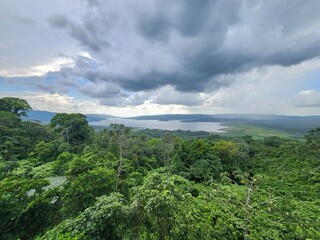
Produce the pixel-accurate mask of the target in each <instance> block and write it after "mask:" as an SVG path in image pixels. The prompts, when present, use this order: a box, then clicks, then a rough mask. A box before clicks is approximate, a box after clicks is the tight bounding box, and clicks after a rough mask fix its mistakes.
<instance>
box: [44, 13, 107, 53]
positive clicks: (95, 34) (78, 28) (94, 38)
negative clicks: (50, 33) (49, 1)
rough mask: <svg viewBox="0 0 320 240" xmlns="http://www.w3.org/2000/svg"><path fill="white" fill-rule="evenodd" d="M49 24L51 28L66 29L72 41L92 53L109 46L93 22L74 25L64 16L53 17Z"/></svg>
mask: <svg viewBox="0 0 320 240" xmlns="http://www.w3.org/2000/svg"><path fill="white" fill-rule="evenodd" d="M49 22H50V24H51V26H52V27H55V28H62V29H66V30H67V31H68V33H69V34H70V35H71V36H72V37H73V38H74V39H76V40H78V41H79V42H80V43H81V44H82V45H83V46H85V47H87V48H89V49H90V50H92V51H94V52H97V51H100V50H101V48H102V47H107V46H109V43H108V42H107V41H106V40H104V39H103V37H102V36H101V33H100V32H99V30H98V29H97V27H96V25H95V24H94V22H93V21H90V20H88V21H84V22H83V23H82V24H76V23H74V22H73V21H71V20H70V19H69V18H67V17H66V16H64V15H55V16H53V17H52V18H50V19H49Z"/></svg>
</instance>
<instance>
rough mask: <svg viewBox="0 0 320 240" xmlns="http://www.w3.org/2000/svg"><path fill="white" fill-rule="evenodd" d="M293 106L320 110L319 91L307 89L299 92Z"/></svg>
mask: <svg viewBox="0 0 320 240" xmlns="http://www.w3.org/2000/svg"><path fill="white" fill-rule="evenodd" d="M293 104H294V106H296V107H302V108H320V91H316V90H314V89H308V90H303V91H300V92H299V94H298V96H297V97H296V98H294V100H293Z"/></svg>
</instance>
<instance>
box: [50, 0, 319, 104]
mask: <svg viewBox="0 0 320 240" xmlns="http://www.w3.org/2000/svg"><path fill="white" fill-rule="evenodd" d="M86 6H87V7H88V11H87V13H85V14H84V17H83V18H82V19H81V20H80V21H78V22H77V21H75V20H71V19H70V18H69V17H68V16H64V15H56V16H53V17H52V18H50V23H51V26H53V27H55V28H60V29H65V30H66V31H67V32H68V33H69V34H70V35H71V36H72V37H73V38H75V39H77V40H78V41H79V42H80V43H81V44H82V45H83V46H85V47H87V49H88V51H89V53H90V55H91V56H92V57H93V59H95V60H96V61H97V63H95V62H94V61H93V60H92V62H89V63H88V62H85V61H82V60H83V59H82V60H77V61H78V62H77V61H76V64H75V67H74V68H73V69H63V70H61V74H62V76H64V77H65V78H67V77H74V76H78V77H83V78H85V79H87V80H89V81H91V82H92V83H94V84H96V85H97V86H99V84H101V86H102V87H101V89H100V90H99V91H96V92H95V93H91V94H90V90H89V89H88V90H83V92H86V93H87V94H88V95H90V96H92V97H97V98H101V97H102V96H103V95H104V94H105V95H107V96H109V95H110V96H111V95H112V94H115V96H117V94H119V92H121V91H122V92H123V91H129V92H140V91H146V92H150V91H152V90H155V89H159V88H161V87H163V86H167V85H170V86H173V88H174V89H175V90H177V91H179V92H207V91H215V90H218V89H220V88H221V87H226V86H230V84H232V81H231V80H230V78H228V81H222V80H221V79H223V78H221V76H224V75H230V74H231V75H232V74H237V73H241V72H245V71H249V70H250V69H252V68H255V67H263V66H269V65H281V66H291V65H295V64H299V63H301V62H303V61H306V60H309V59H312V58H316V57H319V56H320V32H319V28H320V15H319V14H318V9H320V1H302V0H294V1H292V0H287V1H253V0H252V1H250V0H249V1H244V0H243V1H240V0H239V1H232V0H202V1H193V0H187V1H182V0H175V1H168V0H167V1H127V2H125V3H123V2H121V3H120V2H119V3H118V2H111V1H107V2H102V1H101V2H97V1H87V4H86ZM136 52H139V53H142V54H140V55H139V58H137V57H136V55H134V54H136ZM152 54H153V55H152ZM137 59H138V60H137ZM167 59H169V60H167ZM170 61H172V62H173V63H172V64H171V62H170ZM166 63H168V64H167V65H168V66H167V67H163V66H164V65H165V64H166ZM103 84H105V85H103ZM103 86H108V87H107V88H106V87H103ZM117 87H119V89H118V88H117ZM110 89H117V90H116V93H114V92H113V90H112V91H111V90H110ZM109 90H110V91H109ZM137 102H139V101H137ZM159 102H160V100H159ZM193 104H194V103H193Z"/></svg>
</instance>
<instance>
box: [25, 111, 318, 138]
mask: <svg viewBox="0 0 320 240" xmlns="http://www.w3.org/2000/svg"><path fill="white" fill-rule="evenodd" d="M28 115H29V117H28V118H25V120H35V121H40V122H43V123H49V122H50V120H51V119H52V118H53V117H54V116H55V115H56V113H54V112H47V111H36V110H35V111H31V112H29V114H28ZM86 116H87V120H88V122H89V123H91V124H92V123H94V122H98V121H103V120H106V119H108V118H119V117H116V116H112V115H106V114H86ZM126 119H135V120H158V121H172V120H175V121H181V122H219V123H222V124H226V125H227V124H247V125H250V126H257V127H266V128H272V129H279V130H285V131H289V132H294V133H305V132H306V131H308V130H309V129H311V128H316V127H320V116H284V115H271V114H214V115H210V114H163V115H146V116H137V117H130V118H126Z"/></svg>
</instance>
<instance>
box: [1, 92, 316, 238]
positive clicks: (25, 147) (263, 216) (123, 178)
mask: <svg viewBox="0 0 320 240" xmlns="http://www.w3.org/2000/svg"><path fill="white" fill-rule="evenodd" d="M30 109H31V108H30V106H29V105H28V104H27V102H25V101H24V100H21V99H16V98H2V99H0V120H1V125H0V215H1V218H0V236H1V238H3V239H9V240H11V239H38V240H40V239H69V240H76V239H160V240H165V239H319V238H320V227H319V226H320V220H319V218H318V216H319V215H320V207H319V206H320V202H319V199H320V192H319V189H320V173H319V172H320V161H319V149H320V134H319V133H320V129H313V130H310V132H309V133H308V134H307V135H306V141H304V142H298V141H293V140H287V139H281V138H278V137H268V138H266V139H264V140H263V141H257V140H253V139H252V138H251V137H250V136H246V137H240V138H232V139H224V138H222V137H218V136H206V134H203V133H201V136H199V133H196V134H195V135H194V136H192V134H189V133H187V136H185V138H182V137H181V136H182V135H181V134H180V135H179V136H180V137H178V136H177V135H176V134H175V133H173V132H164V133H162V134H161V135H158V134H159V131H155V132H154V134H152V130H148V131H147V132H148V135H145V134H141V133H137V132H132V131H131V129H129V128H128V127H126V126H124V125H118V124H113V125H111V126H110V127H109V128H108V129H103V130H100V131H97V132H95V131H94V130H93V129H92V128H91V127H90V126H89V125H88V122H87V120H86V118H85V116H84V115H82V114H57V115H56V116H55V117H54V118H53V119H52V120H51V123H50V124H49V125H42V124H40V123H37V122H30V121H22V120H21V119H20V117H21V116H24V115H26V113H27V111H28V110H30ZM202 134H203V136H202Z"/></svg>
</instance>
